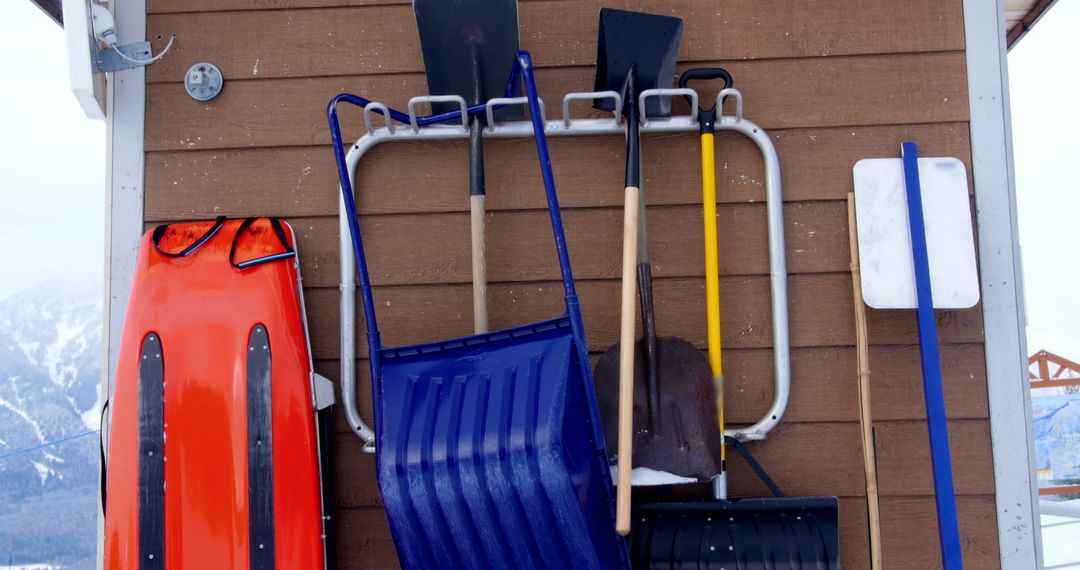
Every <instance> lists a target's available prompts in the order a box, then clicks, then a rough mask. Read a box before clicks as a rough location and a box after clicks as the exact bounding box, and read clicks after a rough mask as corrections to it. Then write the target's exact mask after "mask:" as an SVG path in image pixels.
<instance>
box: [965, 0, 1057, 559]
mask: <svg viewBox="0 0 1080 570" xmlns="http://www.w3.org/2000/svg"><path fill="white" fill-rule="evenodd" d="M964 32H965V37H966V43H967V76H968V100H969V107H970V112H971V126H970V128H971V163H972V175H973V176H974V179H975V206H976V216H977V223H978V227H979V235H978V245H979V256H980V260H981V262H982V268H981V277H982V297H983V322H984V324H983V326H984V331H985V336H986V345H985V351H986V376H987V384H988V390H989V399H990V432H991V433H990V435H991V443H992V446H993V453H994V486H995V495H996V499H997V501H996V503H997V524H998V540H999V554H1000V560H1001V567H1002V568H1003V569H1005V570H1012V569H1017V570H1030V569H1032V568H1042V540H1041V532H1040V528H1039V520H1038V519H1039V512H1038V488H1037V482H1036V481H1035V478H1034V477H1033V472H1032V470H1031V466H1032V465H1033V464H1034V454H1035V450H1034V443H1033V436H1032V427H1031V394H1030V393H1029V391H1028V389H1027V381H1026V378H1027V341H1026V338H1025V332H1024V324H1025V317H1024V288H1023V275H1022V273H1021V266H1020V245H1019V233H1018V231H1017V219H1016V184H1015V180H1014V178H1013V161H1012V130H1011V117H1010V115H1009V89H1008V81H1009V78H1008V69H1007V65H1006V59H1005V54H1006V47H1005V0H996V2H993V3H991V2H986V1H985V0H964ZM962 530H963V529H962V528H961V531H962Z"/></svg>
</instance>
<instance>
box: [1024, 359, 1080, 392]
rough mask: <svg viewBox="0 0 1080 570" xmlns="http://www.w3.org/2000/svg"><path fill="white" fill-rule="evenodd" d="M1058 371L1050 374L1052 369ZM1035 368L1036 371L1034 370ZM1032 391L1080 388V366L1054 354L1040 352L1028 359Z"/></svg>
mask: <svg viewBox="0 0 1080 570" xmlns="http://www.w3.org/2000/svg"><path fill="white" fill-rule="evenodd" d="M1051 366H1054V367H1055V368H1056V369H1055V370H1054V373H1053V374H1051V373H1050V367H1051ZM1033 368H1034V370H1033ZM1028 378H1029V379H1030V380H1031V389H1033V390H1034V389H1038V388H1065V387H1068V386H1080V364H1078V363H1076V362H1073V361H1072V360H1069V359H1068V358H1065V357H1062V356H1058V355H1056V354H1054V353H1052V352H1047V351H1045V350H1040V351H1039V352H1036V353H1035V354H1033V355H1031V356H1030V357H1029V358H1028Z"/></svg>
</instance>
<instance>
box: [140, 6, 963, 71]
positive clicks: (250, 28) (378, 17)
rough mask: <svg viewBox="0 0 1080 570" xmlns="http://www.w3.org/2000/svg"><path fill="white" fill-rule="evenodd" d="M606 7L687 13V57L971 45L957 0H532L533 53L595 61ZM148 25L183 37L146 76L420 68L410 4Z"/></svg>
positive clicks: (199, 15) (157, 20) (525, 31)
mask: <svg viewBox="0 0 1080 570" xmlns="http://www.w3.org/2000/svg"><path fill="white" fill-rule="evenodd" d="M600 6H605V7H612V8H619V7H622V8H632V9H636V10H644V11H648V12H653V13H662V14H668V15H674V16H681V17H683V18H684V21H685V30H684V33H683V39H682V43H681V49H680V52H679V60H680V61H682V62H703V61H714V60H736V59H750V58H753V59H763V58H791V57H812V56H824V55H829V56H840V55H860V54H881V53H907V52H931V51H955V50H962V49H963V48H964V35H963V14H962V12H961V8H962V5H961V3H960V2H958V1H955V0H954V1H950V2H938V1H934V0H914V1H912V2H907V3H897V2H884V3H855V4H850V3H844V2H826V3H818V4H815V5H814V6H813V7H812V8H811V7H809V6H807V7H805V8H800V7H799V6H792V5H791V4H790V3H789V2H787V1H786V0H741V1H739V2H728V3H724V4H718V5H716V6H708V7H707V6H704V5H701V4H700V3H699V2H696V1H695V0H671V1H667V0H651V1H648V2H642V1H640V0H635V1H628V0H617V1H614V2H612V1H610V0H609V1H605V2H599V1H596V0H593V1H589V2H582V1H580V0H553V1H546V2H524V3H522V4H521V6H520V18H519V19H520V35H521V47H522V48H524V49H528V50H530V51H531V52H532V54H533V56H534V62H535V64H536V65H537V66H540V67H552V66H568V65H587V66H592V65H594V64H595V62H596V51H597V45H596V38H597V23H598V18H597V13H598V11H599V8H600ZM216 9H217V10H229V9H231V8H230V7H229V6H227V5H218V6H217V8H216ZM188 10H191V7H190V6H189V7H188ZM147 27H148V34H147V35H148V37H150V38H152V39H153V40H154V41H153V42H152V43H153V44H162V45H154V48H155V49H154V52H155V53H157V52H158V51H159V50H160V49H163V44H164V42H166V41H167V40H168V37H169V36H170V35H171V34H176V43H175V45H174V48H173V50H172V52H171V53H170V56H169V57H167V58H164V59H162V60H161V61H160V62H158V63H156V64H155V65H153V66H151V67H149V68H148V69H147V73H146V78H147V81H148V82H149V83H160V82H171V83H178V82H182V81H183V77H184V73H185V72H186V70H187V69H188V68H189V67H191V66H192V65H194V64H195V63H198V62H200V61H212V62H214V63H215V64H216V65H217V66H218V67H219V68H220V69H221V70H222V73H223V75H224V76H225V77H226V78H227V79H229V80H235V79H262V78H280V77H318V76H341V75H355V74H361V75H365V74H387V73H409V72H411V73H419V72H422V71H423V70H424V65H423V58H422V56H421V54H420V41H419V36H418V33H417V29H416V20H415V17H414V15H413V10H412V7H411V6H410V5H409V4H408V3H404V4H394V5H377V4H376V5H368V6H351V7H336V6H329V7H325V8H319V9H291V8H288V7H287V6H279V9H276V10H254V11H216V12H194V11H189V12H188V13H184V14H163V13H151V14H150V16H149V18H148V19H147ZM158 36H160V37H161V39H157V38H158ZM736 77H738V76H736ZM425 91H426V89H425Z"/></svg>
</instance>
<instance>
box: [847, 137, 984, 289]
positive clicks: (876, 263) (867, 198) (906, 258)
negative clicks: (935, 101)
mask: <svg viewBox="0 0 1080 570" xmlns="http://www.w3.org/2000/svg"><path fill="white" fill-rule="evenodd" d="M854 176H855V216H856V224H857V226H858V236H859V263H860V266H861V269H862V290H863V298H864V299H865V300H866V304H867V305H870V306H871V307H873V308H875V309H914V308H917V307H918V300H917V299H916V296H915V268H914V261H913V258H912V254H911V230H910V226H909V225H908V211H907V191H906V189H905V188H904V165H903V162H902V161H901V159H899V158H866V159H863V160H860V161H859V162H857V163H856V164H855V168H854ZM919 183H920V186H921V187H922V201H923V217H924V219H925V220H926V244H927V252H928V256H929V262H930V288H931V290H932V292H933V296H934V307H935V308H938V309H967V308H970V307H973V306H975V304H976V303H978V302H979V275H978V269H977V268H976V265H975V240H974V232H973V231H972V225H971V206H970V203H969V201H968V184H967V170H966V169H965V168H964V163H963V162H960V160H959V159H956V158H951V157H949V158H920V159H919Z"/></svg>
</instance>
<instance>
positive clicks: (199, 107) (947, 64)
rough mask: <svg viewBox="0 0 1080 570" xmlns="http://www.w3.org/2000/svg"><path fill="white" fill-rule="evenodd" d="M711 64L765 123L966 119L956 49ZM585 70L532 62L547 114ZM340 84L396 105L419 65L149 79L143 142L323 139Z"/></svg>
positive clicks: (189, 146) (216, 144) (352, 121)
mask: <svg viewBox="0 0 1080 570" xmlns="http://www.w3.org/2000/svg"><path fill="white" fill-rule="evenodd" d="M162 61H164V60H162ZM718 63H723V64H724V65H725V66H726V67H727V68H728V69H729V71H731V73H732V74H733V75H734V76H735V77H738V78H740V80H739V83H738V85H739V89H740V91H742V93H743V95H744V96H745V101H746V107H745V116H746V117H747V118H749V119H751V120H753V121H755V122H756V123H758V124H759V126H761V127H763V128H766V129H774V128H801V127H830V126H858V125H882V124H885V125H889V124H892V125H899V124H912V123H941V122H956V121H966V120H967V118H968V103H967V82H966V78H965V77H966V75H965V69H966V64H965V57H964V53H963V52H942V53H924V54H912V55H880V56H859V57H828V58H816V59H778V60H760V61H736V62H718ZM593 73H594V72H593V69H592V68H591V67H566V68H555V69H541V70H538V71H537V84H538V89H539V90H540V93H541V96H542V97H544V98H545V100H547V101H548V109H549V117H550V118H554V116H555V115H561V111H560V108H561V106H560V105H558V104H556V103H557V102H559V101H561V100H562V97H563V95H565V94H566V93H567V92H570V91H591V90H592V87H593ZM912 77H918V78H920V80H919V81H911V80H910V78H912ZM853 85H858V86H859V88H858V89H852V88H851V86H853ZM809 86H813V88H810V87H809ZM345 91H349V92H354V93H360V94H364V95H368V96H372V97H378V98H379V99H380V100H382V101H383V102H385V103H386V104H388V105H390V106H392V107H396V108H402V109H403V108H405V104H406V103H407V101H408V98H409V97H412V96H415V95H418V94H423V93H424V92H425V86H424V78H423V76H422V75H421V74H419V73H413V74H397V75H372V76H356V75H351V76H342V77H324V78H303V79H266V80H259V81H233V82H231V83H229V84H228V85H227V86H226V88H225V90H224V91H223V92H222V94H221V95H220V96H219V97H218V98H216V99H214V100H213V101H208V102H205V103H203V102H198V101H194V100H192V99H191V98H190V97H189V96H188V95H187V94H186V93H185V92H184V90H183V89H182V88H181V87H180V86H179V85H177V84H151V85H148V86H147V116H149V117H153V120H152V121H150V122H149V123H148V124H147V129H146V140H145V146H146V149H147V150H148V151H158V150H194V149H221V148H239V147H254V146H303V145H315V144H326V143H328V142H329V140H330V137H329V130H328V128H327V124H326V116H325V106H326V102H327V101H329V100H330V98H331V97H333V96H335V95H337V94H339V93H342V92H345ZM841 101H842V102H843V103H842V104H838V103H839V102H841ZM678 105H684V104H683V103H682V102H679V103H678ZM350 107H351V106H350ZM677 111H678V108H677ZM341 117H342V121H343V125H345V128H344V136H345V138H346V139H347V140H354V139H355V138H357V137H358V136H359V135H360V134H361V132H360V130H359V128H360V126H361V125H362V124H363V120H362V118H361V113H359V112H357V111H356V110H354V109H343V110H342V113H341ZM689 167H690V168H694V167H693V166H692V164H691V165H690V166H689Z"/></svg>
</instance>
